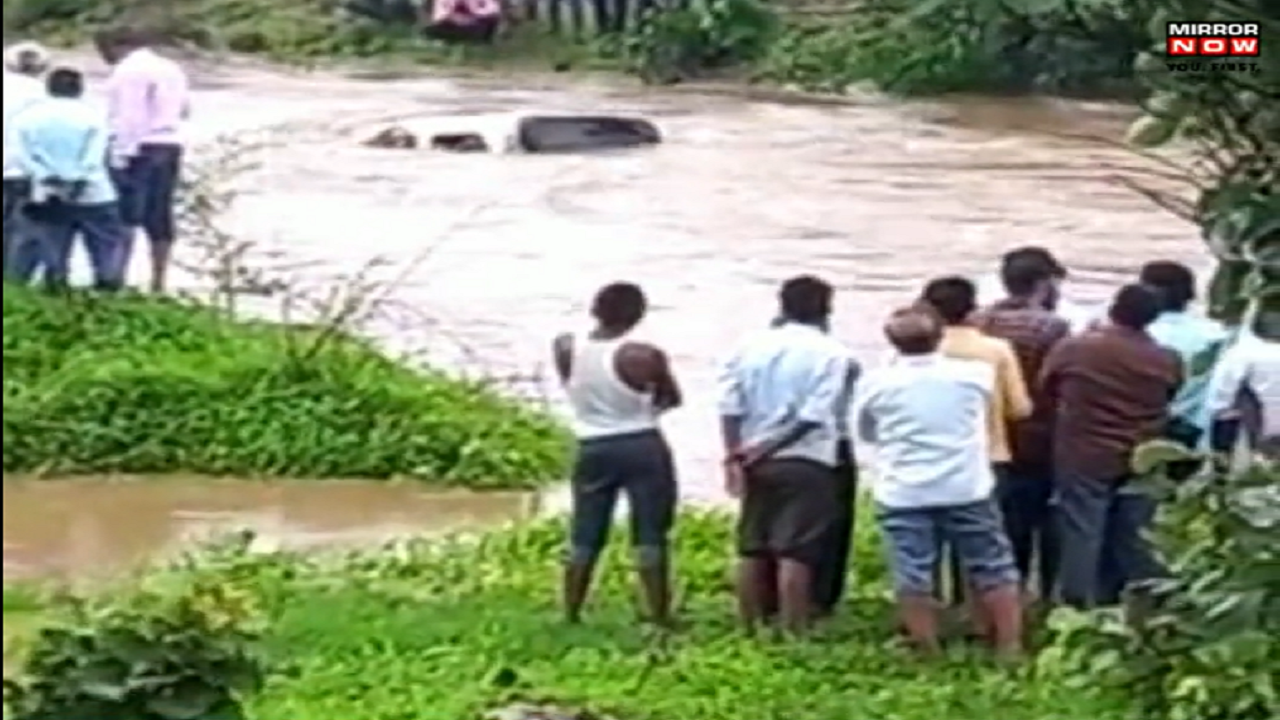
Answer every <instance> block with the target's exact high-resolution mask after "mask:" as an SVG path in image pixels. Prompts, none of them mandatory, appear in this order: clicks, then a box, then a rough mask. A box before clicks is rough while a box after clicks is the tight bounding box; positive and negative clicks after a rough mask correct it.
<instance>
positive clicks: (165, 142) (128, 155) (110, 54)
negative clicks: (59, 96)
mask: <svg viewBox="0 0 1280 720" xmlns="http://www.w3.org/2000/svg"><path fill="white" fill-rule="evenodd" d="M95 44H96V45H97V47H98V52H99V53H100V54H101V55H102V59H103V60H105V61H106V62H107V64H108V65H111V66H112V71H111V77H110V78H109V79H108V81H107V113H108V124H109V129H110V133H111V151H110V152H111V165H112V168H113V169H114V171H115V179H116V184H117V186H118V189H119V192H120V210H121V214H122V215H123V217H124V220H125V223H126V224H128V225H129V227H130V229H131V232H130V234H129V240H128V241H127V242H126V243H125V246H124V248H123V252H122V253H121V258H120V262H121V263H122V264H123V270H124V271H127V270H128V267H129V261H130V259H131V258H132V256H133V239H134V236H135V235H136V234H137V230H138V228H141V229H142V230H143V232H144V233H146V236H147V241H148V243H149V245H150V250H151V289H152V290H153V291H155V292H160V291H162V290H164V287H165V281H166V277H167V275H168V269H169V262H170V258H171V256H172V250H173V242H174V240H175V239H176V236H177V227H176V224H177V223H176V220H175V217H174V199H175V197H174V196H175V194H176V192H177V188H178V181H179V177H180V174H181V169H182V140H181V137H180V131H181V126H182V122H183V121H184V120H185V119H186V117H187V114H188V111H189V109H190V83H189V81H188V79H187V74H186V73H185V72H184V71H183V70H182V68H181V67H179V66H178V64H177V63H175V62H173V61H172V60H169V59H167V58H164V57H161V56H160V55H158V54H156V53H155V52H153V51H152V50H151V49H150V48H149V47H147V38H146V37H145V36H144V35H143V34H142V33H141V32H139V31H136V30H132V29H128V28H117V29H113V30H105V31H103V32H101V33H99V34H98V35H97V37H96V38H95Z"/></svg>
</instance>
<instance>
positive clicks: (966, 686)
mask: <svg viewBox="0 0 1280 720" xmlns="http://www.w3.org/2000/svg"><path fill="white" fill-rule="evenodd" d="M870 519H871V518H870V516H869V514H864V515H863V516H862V517H861V518H860V519H859V520H860V526H859V527H860V530H859V532H858V537H857V542H856V550H855V563H854V577H853V578H851V590H852V598H851V599H850V601H849V604H848V606H847V607H846V608H843V609H842V610H841V613H840V616H839V617H838V618H837V619H835V620H833V621H832V624H831V625H830V626H827V627H826V628H825V629H824V630H823V631H821V633H820V634H819V635H818V636H817V637H815V638H814V639H813V640H812V641H809V642H803V643H779V642H773V641H771V640H770V639H769V638H754V639H752V638H745V637H743V636H742V635H741V634H740V633H739V632H738V631H737V630H736V628H735V627H734V608H733V599H732V594H731V593H732V574H731V570H732V568H731V563H732V547H733V539H732V519H731V518H729V517H727V516H725V515H721V514H704V513H698V512H684V513H682V514H681V516H680V519H679V522H678V524H677V527H676V539H675V544H674V553H675V555H674V558H675V565H676V569H677V577H678V605H679V607H680V612H681V615H682V617H683V618H684V619H685V620H686V621H687V625H688V627H687V629H684V630H682V631H680V632H678V633H675V634H672V635H664V634H658V633H656V632H653V631H651V630H648V629H646V628H645V627H644V626H642V625H639V624H637V622H636V612H635V592H634V588H635V581H634V577H633V576H632V572H631V571H632V568H631V562H630V553H629V552H628V548H627V547H626V542H625V532H622V531H620V532H618V533H617V535H616V536H615V537H614V538H613V540H614V542H613V543H612V544H611V547H610V549H609V551H608V553H607V557H606V559H605V565H604V566H603V567H602V568H601V573H600V578H599V580H598V589H597V592H596V594H595V596H594V599H593V601H592V602H591V604H590V606H589V609H588V614H587V616H586V618H585V619H584V622H583V624H581V625H577V626H568V625H564V624H563V623H562V622H561V621H560V620H559V618H558V612H557V608H556V593H555V580H554V579H555V577H556V576H557V573H558V571H559V568H560V562H561V553H562V551H563V542H564V527H563V523H564V521H563V519H560V518H554V519H547V520H543V521H539V522H535V523H531V524H527V525H522V526H519V527H513V528H509V529H504V530H501V531H497V532H494V533H488V534H485V535H483V536H479V537H472V538H456V539H454V540H451V541H445V542H443V543H441V542H437V541H415V542H410V543H407V544H404V545H401V546H399V547H398V548H396V549H395V550H394V551H377V552H362V553H359V554H356V555H351V556H343V557H337V556H315V555H306V556H296V555H284V554H282V555H249V556H242V557H240V558H239V559H235V560H233V559H231V558H227V557H224V558H222V559H219V560H217V561H213V564H214V567H212V568H209V569H208V570H205V571H204V573H205V576H208V577H227V578H228V584H230V585H232V586H234V587H258V588H262V589H263V590H262V593H263V599H262V600H261V601H260V602H261V605H262V607H263V611H264V612H265V614H266V615H267V616H269V617H271V618H274V619H275V621H274V623H273V625H272V628H271V630H270V632H269V633H268V635H267V637H266V644H267V647H269V648H270V649H271V652H272V655H271V657H273V658H275V657H279V658H280V660H281V661H282V662H284V663H287V664H283V665H280V666H279V667H278V670H279V672H278V673H277V674H276V675H275V676H273V677H272V678H270V679H269V680H268V683H267V687H266V689H265V690H264V691H263V692H261V693H259V694H258V695H256V696H254V697H253V698H251V699H250V702H249V707H248V712H249V715H250V716H251V717H254V718H260V719H261V720H273V719H275V718H284V719H287V718H300V719H301V718H308V719H309V718H317V719H321V718H359V719H360V720H404V719H405V718H415V719H416V718H425V719H428V720H434V719H436V718H440V719H442V720H445V719H453V718H460V719H461V718H477V717H480V716H481V711H482V710H485V709H490V708H494V707H497V706H502V705H506V704H507V703H510V702H513V701H514V700H515V699H516V698H524V699H529V700H541V701H551V702H555V703H557V704H562V705H565V706H569V707H581V708H588V709H590V710H591V711H594V712H595V713H597V714H601V715H608V716H611V717H616V718H619V719H620V720H686V719H696V720H742V718H753V719H758V720H847V719H848V718H894V719H895V720H935V719H936V718H939V717H947V718H966V719H968V718H972V719H975V720H976V719H978V718H1016V719H1017V720H1128V718H1127V717H1126V712H1125V707H1124V703H1123V701H1122V700H1119V699H1117V698H1115V697H1112V696H1109V695H1107V694H1106V693H1100V692H1097V691H1096V690H1093V689H1086V690H1077V689H1075V688H1068V687H1064V686H1063V685H1062V684H1061V683H1060V682H1059V680H1058V678H1057V676H1056V675H1054V674H1053V673H1050V672H1040V673H1038V674H1034V675H1033V674H1030V673H1024V672H1022V671H1013V672H1010V671H1009V670H1008V669H1005V668H1001V667H999V666H998V665H997V664H996V663H994V662H992V661H991V660H990V659H989V658H987V657H986V654H985V653H983V652H980V651H974V652H971V651H969V650H967V649H965V648H964V647H962V646H961V647H956V648H955V649H954V651H953V652H951V653H949V654H948V656H947V657H945V658H943V659H941V660H939V661H937V662H936V663H923V662H921V661H919V660H918V659H915V658H913V657H912V655H911V654H910V653H909V652H907V651H906V650H905V649H903V648H901V647H899V646H898V644H897V642H896V641H895V638H894V623H893V619H892V616H891V611H890V608H889V603H888V597H889V593H888V588H887V585H886V577H885V575H886V573H885V567H884V564H883V562H882V559H881V555H880V549H879V547H878V542H877V538H876V533H875V530H874V527H873V523H872V522H870ZM864 521H865V522H864ZM620 530H621V529H620ZM210 562H211V561H210V560H208V559H201V560H200V561H199V562H197V563H195V566H196V567H208V566H209V564H210Z"/></svg>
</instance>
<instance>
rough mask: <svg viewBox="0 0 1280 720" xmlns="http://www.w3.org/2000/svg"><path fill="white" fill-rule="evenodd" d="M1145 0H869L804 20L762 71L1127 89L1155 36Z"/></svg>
mask: <svg viewBox="0 0 1280 720" xmlns="http://www.w3.org/2000/svg"><path fill="white" fill-rule="evenodd" d="M1145 8H1146V3H1143V2H1137V3H1135V2H1123V1H1121V0H1078V1H1072V0H1017V1H1016V2H1006V1H1004V0H963V1H961V2H955V1H954V0H866V2H859V3H857V5H856V7H851V9H850V11H849V12H848V13H847V14H845V15H844V16H842V17H841V18H840V19H839V20H834V21H831V20H821V21H817V22H813V23H809V24H801V25H797V26H796V27H795V28H794V29H793V30H792V32H791V33H790V34H789V35H788V36H787V37H786V38H784V39H783V40H782V41H781V42H779V43H778V44H776V45H775V46H774V47H773V48H772V49H771V52H770V53H769V55H768V57H767V58H766V59H765V61H764V62H763V65H762V74H763V75H764V76H765V77H766V78H769V79H772V80H776V81H779V82H785V83H790V84H796V85H799V86H801V87H803V88H805V89H811V90H819V91H843V90H844V89H846V88H847V87H848V86H850V85H852V84H854V83H858V82H868V83H871V84H873V85H875V86H877V87H879V88H881V89H884V90H886V91H889V92H896V93H906V94H923V93H942V92H957V91H985V92H990V91H996V92H1028V91H1034V92H1050V93H1058V94H1084V95H1092V94H1105V95H1114V94H1117V93H1123V92H1125V91H1126V90H1127V89H1128V88H1129V87H1130V86H1131V83H1130V80H1131V78H1132V69H1131V64H1132V61H1133V58H1134V56H1135V54H1136V53H1137V52H1138V50H1140V49H1142V48H1144V47H1146V46H1147V44H1148V39H1147V35H1146V27H1147V19H1148V11H1147V10H1146V9H1145Z"/></svg>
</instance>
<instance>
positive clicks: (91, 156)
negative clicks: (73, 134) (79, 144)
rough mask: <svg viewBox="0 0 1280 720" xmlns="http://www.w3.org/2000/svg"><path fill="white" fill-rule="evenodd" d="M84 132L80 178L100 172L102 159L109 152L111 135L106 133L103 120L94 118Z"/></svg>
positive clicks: (104, 120) (105, 124)
mask: <svg viewBox="0 0 1280 720" xmlns="http://www.w3.org/2000/svg"><path fill="white" fill-rule="evenodd" d="M95 120H96V122H94V123H93V124H92V125H91V126H89V128H88V129H87V130H86V132H85V139H84V145H83V149H82V152H81V153H80V177H81V178H88V177H90V176H92V175H93V173H94V172H99V171H101V168H102V159H103V158H105V157H106V156H107V152H109V151H110V140H111V134H110V133H109V132H108V131H107V123H106V119H105V118H96V119H95Z"/></svg>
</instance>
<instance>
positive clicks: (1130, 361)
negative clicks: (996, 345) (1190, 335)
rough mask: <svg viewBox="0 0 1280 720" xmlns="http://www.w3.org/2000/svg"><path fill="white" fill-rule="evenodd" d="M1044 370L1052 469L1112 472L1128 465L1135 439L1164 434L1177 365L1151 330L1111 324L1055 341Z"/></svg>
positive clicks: (1112, 474)
mask: <svg viewBox="0 0 1280 720" xmlns="http://www.w3.org/2000/svg"><path fill="white" fill-rule="evenodd" d="M1043 377H1044V383H1045V392H1046V395H1048V397H1049V402H1052V403H1053V404H1054V406H1055V413H1054V422H1055V459H1056V464H1057V465H1058V467H1059V469H1060V470H1066V469H1068V468H1077V467H1080V468H1085V469H1087V473H1088V474H1089V475H1091V476H1094V477H1100V479H1115V478H1118V477H1121V476H1123V475H1126V474H1127V473H1128V468H1129V455H1130V454H1131V453H1132V452H1133V449H1134V448H1135V447H1137V446H1138V445H1139V444H1141V443H1142V442H1145V441H1147V440H1152V439H1155V438H1158V437H1160V436H1161V435H1163V434H1164V432H1165V430H1166V425H1167V421H1168V417H1169V414H1168V404H1169V401H1170V399H1171V398H1172V397H1173V395H1174V393H1175V391H1176V389H1177V387H1178V385H1179V383H1180V378H1181V370H1180V363H1179V361H1178V358H1177V356H1176V355H1175V354H1174V353H1173V352H1172V351H1170V350H1168V349H1166V348H1163V347H1161V346H1160V345H1158V344H1156V343H1155V342H1154V341H1153V340H1152V339H1151V338H1150V336H1148V335H1146V334H1145V333H1142V332H1141V331H1137V330H1132V329H1130V328H1125V327H1118V326H1114V325H1113V326H1107V327H1102V328H1097V329H1094V330H1089V331H1087V332H1085V333H1082V334H1081V335H1078V336H1075V337H1072V338H1068V339H1066V340H1064V341H1062V342H1061V343H1059V345H1058V346H1057V347H1056V348H1055V349H1054V351H1053V353H1051V354H1050V356H1049V358H1048V359H1047V361H1046V363H1045V368H1044V371H1043Z"/></svg>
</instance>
